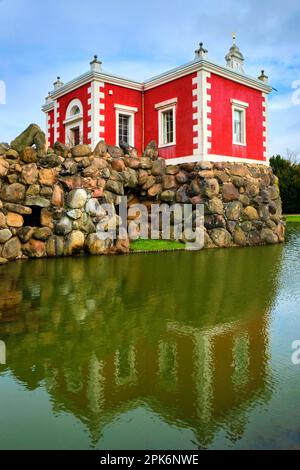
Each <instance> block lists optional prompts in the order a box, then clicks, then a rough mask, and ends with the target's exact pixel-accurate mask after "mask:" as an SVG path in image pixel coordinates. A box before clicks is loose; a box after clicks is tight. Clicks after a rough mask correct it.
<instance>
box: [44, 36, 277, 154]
mask: <svg viewBox="0 0 300 470" xmlns="http://www.w3.org/2000/svg"><path fill="white" fill-rule="evenodd" d="M225 59H226V65H225V66H220V65H217V64H215V63H213V62H210V61H209V60H208V59H207V50H205V49H204V48H203V45H202V43H201V44H200V47H199V49H197V50H196V51H195V58H194V60H193V61H192V62H188V63H187V64H185V65H182V66H180V67H177V68H175V69H173V70H169V71H168V72H165V73H163V74H161V75H158V76H156V77H153V78H151V79H149V80H147V81H145V82H143V83H140V82H137V81H134V80H127V79H125V78H121V77H117V76H115V75H110V74H107V73H104V72H103V71H102V67H101V62H100V61H99V60H98V59H97V56H95V57H94V59H93V60H92V62H91V63H90V71H89V72H87V73H85V74H83V75H81V76H79V77H77V78H75V79H74V80H72V81H70V82H68V83H65V84H64V83H63V82H61V80H60V78H59V77H58V79H57V81H56V82H55V83H54V90H53V91H52V92H50V93H49V95H48V97H47V98H46V103H45V105H44V106H43V108H42V109H43V111H44V112H45V113H46V116H47V133H48V141H49V144H50V146H52V145H53V144H54V142H55V141H56V140H59V141H60V142H63V143H66V144H73V145H74V144H78V143H81V142H84V143H88V144H90V145H91V146H92V147H94V146H95V145H96V144H97V143H98V141H99V140H105V141H106V142H108V143H109V144H112V145H119V144H120V142H125V143H127V144H129V145H130V146H133V147H136V149H137V150H138V153H139V154H141V153H142V152H143V150H144V148H145V146H146V145H147V144H148V142H149V141H151V140H155V141H156V142H157V144H158V148H159V154H160V156H161V157H164V158H165V159H166V160H168V161H169V162H170V163H171V162H172V163H182V162H190V161H200V160H204V161H205V160H207V161H240V162H250V163H251V162H253V163H268V151H267V96H268V94H269V93H270V92H271V91H272V88H271V87H270V86H269V85H268V83H267V81H268V77H267V76H266V75H265V74H264V72H263V71H262V73H261V75H260V77H259V78H258V79H256V78H253V77H250V76H248V75H246V74H245V73H244V69H243V63H244V57H243V55H242V53H241V52H240V50H239V48H238V47H237V46H236V44H235V42H234V43H233V45H232V46H231V48H230V50H229V52H228V54H227V55H226V57H225Z"/></svg>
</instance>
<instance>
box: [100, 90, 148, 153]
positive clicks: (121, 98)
mask: <svg viewBox="0 0 300 470" xmlns="http://www.w3.org/2000/svg"><path fill="white" fill-rule="evenodd" d="M101 91H104V108H105V109H104V110H101V113H103V114H104V115H105V121H103V122H101V125H104V126H105V132H104V139H105V141H106V142H107V143H108V144H111V145H116V110H115V107H114V105H115V104H120V105H124V106H132V107H134V108H138V111H137V112H136V113H135V115H134V140H135V142H134V145H135V147H136V148H137V150H138V152H139V154H140V153H141V152H142V93H141V92H140V91H138V90H132V89H130V88H124V87H121V86H119V85H110V84H109V83H105V85H104V88H101ZM110 91H112V94H109V92H110ZM101 102H103V100H102V99H101Z"/></svg>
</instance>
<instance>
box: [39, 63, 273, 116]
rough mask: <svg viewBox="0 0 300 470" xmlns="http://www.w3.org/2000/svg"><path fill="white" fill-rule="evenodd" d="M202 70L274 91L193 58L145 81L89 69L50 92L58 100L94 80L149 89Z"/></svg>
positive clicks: (255, 80) (264, 90) (250, 78)
mask: <svg viewBox="0 0 300 470" xmlns="http://www.w3.org/2000/svg"><path fill="white" fill-rule="evenodd" d="M200 70H205V71H207V72H211V73H215V74H216V75H219V76H221V77H224V78H228V79H229V80H233V81H235V82H237V83H241V84H242V85H246V86H248V87H251V88H255V89H256V90H260V91H262V92H264V93H270V92H271V91H272V87H271V86H269V85H268V84H266V83H264V82H262V81H261V80H258V79H256V78H253V77H250V76H248V75H244V74H242V73H239V72H236V71H234V70H232V69H230V68H228V67H223V66H220V65H217V64H215V63H213V62H209V61H207V60H204V59H200V60H193V61H192V62H188V63H187V64H184V65H181V66H180V67H176V68H174V69H172V70H169V71H168V72H165V73H162V74H160V75H157V76H155V77H152V78H150V79H149V80H146V81H145V82H137V81H134V80H129V79H126V78H122V77H118V76H117V75H110V74H107V73H104V72H95V71H89V72H87V73H85V74H83V75H80V76H79V77H77V78H75V79H74V80H71V81H70V82H68V83H65V84H64V85H63V86H61V87H60V88H59V89H58V90H53V91H52V92H51V93H50V94H49V98H50V99H52V100H56V99H57V98H59V97H60V96H63V95H65V94H66V93H69V92H71V91H73V90H75V89H76V88H78V87H80V86H82V85H85V84H86V83H89V82H91V81H93V80H97V81H101V82H104V83H111V84H114V85H119V86H124V87H126V88H131V89H133V90H139V91H142V90H149V89H151V88H154V87H156V86H158V85H162V84H164V83H167V82H170V81H172V80H175V79H177V78H180V77H184V76H185V75H188V74H190V73H193V72H198V71H200ZM53 106H54V104H53V102H50V103H46V104H45V105H44V106H43V107H42V109H43V111H45V112H47V111H50V110H51V109H52V108H53Z"/></svg>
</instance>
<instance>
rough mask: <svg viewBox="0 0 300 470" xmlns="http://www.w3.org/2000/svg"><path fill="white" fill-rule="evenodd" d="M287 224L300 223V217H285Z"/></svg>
mask: <svg viewBox="0 0 300 470" xmlns="http://www.w3.org/2000/svg"><path fill="white" fill-rule="evenodd" d="M285 218H286V221H287V222H300V215H286V216H285Z"/></svg>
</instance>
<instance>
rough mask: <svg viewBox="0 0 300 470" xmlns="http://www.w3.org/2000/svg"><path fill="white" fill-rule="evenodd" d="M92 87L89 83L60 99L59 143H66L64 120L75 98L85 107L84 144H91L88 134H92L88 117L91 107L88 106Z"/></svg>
mask: <svg viewBox="0 0 300 470" xmlns="http://www.w3.org/2000/svg"><path fill="white" fill-rule="evenodd" d="M90 86H91V83H87V84H85V85H83V86H81V87H79V88H77V89H76V90H73V91H71V92H70V93H67V94H65V95H64V96H62V97H60V98H58V100H57V101H58V103H59V108H58V111H59V118H58V121H59V139H58V140H59V141H60V142H65V126H64V124H63V122H64V120H65V119H66V111H67V107H68V104H69V103H70V102H71V101H72V100H74V99H75V98H77V99H79V100H80V101H81V103H82V107H83V142H84V143H85V144H90V143H91V139H89V138H88V133H89V132H90V130H91V129H90V128H89V127H88V121H89V120H90V117H89V116H88V110H89V109H90V108H91V105H90V104H88V99H89V98H90V95H88V88H89V87H90Z"/></svg>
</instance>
